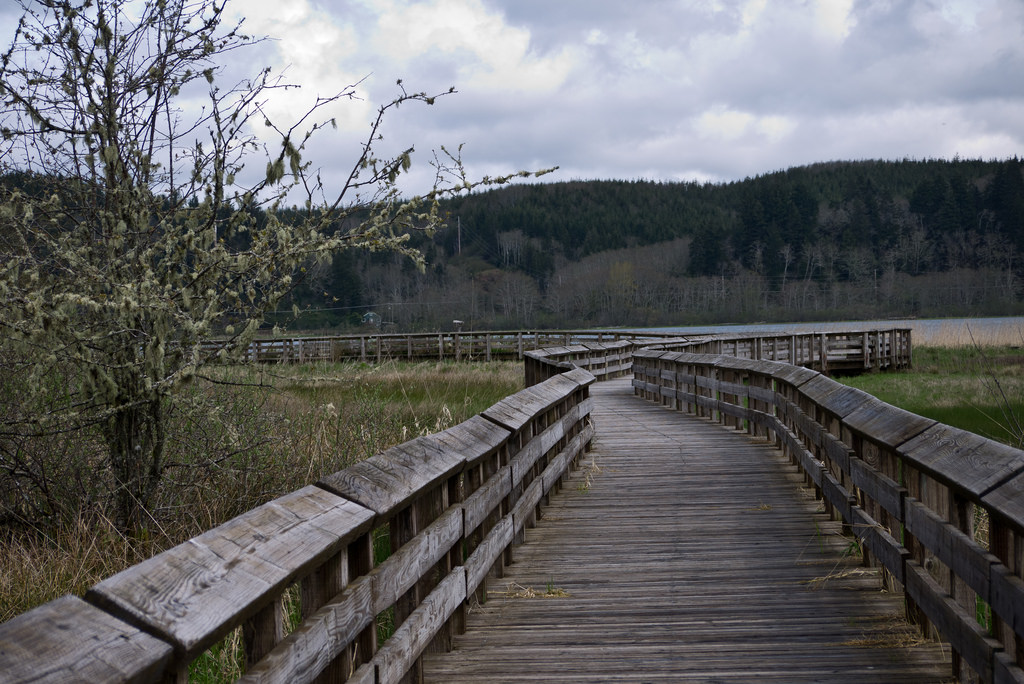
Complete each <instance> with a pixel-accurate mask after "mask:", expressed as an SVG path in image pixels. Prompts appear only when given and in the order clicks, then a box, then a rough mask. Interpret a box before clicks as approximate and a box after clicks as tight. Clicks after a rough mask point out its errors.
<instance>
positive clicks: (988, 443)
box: [899, 424, 1024, 523]
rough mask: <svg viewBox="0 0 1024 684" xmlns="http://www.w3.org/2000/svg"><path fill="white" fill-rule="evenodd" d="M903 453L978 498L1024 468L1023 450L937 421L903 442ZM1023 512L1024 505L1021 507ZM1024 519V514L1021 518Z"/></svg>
mask: <svg viewBox="0 0 1024 684" xmlns="http://www.w3.org/2000/svg"><path fill="white" fill-rule="evenodd" d="M899 452H900V454H902V455H903V456H904V457H905V458H907V459H908V460H910V462H911V463H914V464H915V465H916V467H918V468H920V469H921V470H923V471H925V472H927V473H929V474H931V475H932V476H934V477H936V478H938V479H939V480H941V481H943V482H947V483H956V485H957V487H959V488H963V489H964V490H966V491H968V492H970V493H971V494H973V495H974V497H975V499H976V500H977V499H980V498H981V497H982V496H984V495H985V494H987V493H988V492H990V491H991V490H992V489H993V488H995V487H996V486H998V485H999V484H1001V483H1003V482H1006V481H1007V480H1009V479H1010V478H1012V477H1013V476H1015V475H1017V474H1018V473H1022V472H1024V453H1022V452H1021V451H1020V450H1018V449H1013V448H1012V447H1009V446H1006V445H1005V444H999V443H998V442H993V441H992V440H989V439H985V438H984V437H981V436H979V435H976V434H974V433H971V432H967V431H966V430H960V429H957V428H954V427H950V426H948V425H941V424H937V425H934V426H932V427H931V428H929V429H927V430H925V431H924V432H922V433H921V434H920V435H918V436H917V437H915V438H914V439H912V440H910V441H909V442H907V443H906V444H904V445H903V446H902V447H900V449H899ZM1021 511H1022V513H1024V507H1022V509H1021ZM1018 520H1019V521H1020V522H1022V523H1024V516H1022V517H1021V518H1019V519H1018Z"/></svg>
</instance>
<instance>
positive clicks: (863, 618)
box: [424, 379, 949, 684]
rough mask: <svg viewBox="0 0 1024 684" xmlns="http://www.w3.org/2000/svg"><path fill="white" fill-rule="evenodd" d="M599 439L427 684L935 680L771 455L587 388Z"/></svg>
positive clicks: (939, 671) (428, 662)
mask: <svg viewBox="0 0 1024 684" xmlns="http://www.w3.org/2000/svg"><path fill="white" fill-rule="evenodd" d="M591 396H592V398H593V400H594V409H593V420H594V424H595V427H596V433H597V438H596V440H595V442H594V448H593V451H592V452H591V453H590V454H588V455H587V456H586V458H585V461H584V464H583V466H584V467H583V468H581V469H580V470H579V471H577V472H576V473H575V474H574V475H573V477H572V479H570V480H569V482H568V484H567V485H566V489H565V491H563V493H561V494H560V495H558V496H557V497H553V498H552V500H551V505H550V507H548V508H546V509H545V514H544V518H543V519H542V520H541V521H540V522H539V523H538V525H537V527H536V528H534V529H531V530H529V531H528V533H527V543H526V544H524V545H522V546H519V547H517V548H516V550H515V562H514V563H513V564H512V565H511V566H510V567H508V568H506V570H505V576H504V577H503V578H500V579H496V580H494V581H492V582H491V583H490V585H489V592H488V600H487V602H486V604H484V605H482V606H474V607H473V608H472V610H471V611H470V614H469V616H468V618H467V630H466V633H465V634H463V635H461V636H458V637H456V638H455V641H454V649H453V650H452V651H451V652H450V653H437V654H430V655H427V656H426V657H425V660H424V673H425V678H426V680H427V681H436V682H446V683H449V684H457V683H458V682H481V681H488V682H502V681H508V682H512V681H524V680H529V681H635V682H640V681H644V682H646V681H699V682H716V681H757V682H843V681H847V682H937V681H944V680H947V679H948V676H949V674H948V673H949V660H948V652H947V653H944V652H943V650H942V647H941V646H940V645H939V644H937V643H934V642H928V643H925V642H921V641H920V640H919V639H918V638H917V631H916V630H915V629H913V628H911V627H910V626H908V625H906V623H905V622H904V621H903V619H902V614H903V602H902V598H901V596H900V595H898V594H887V593H883V592H882V591H881V584H880V580H879V577H878V575H877V574H876V571H874V570H867V569H864V568H862V567H861V566H860V563H859V555H858V554H856V553H853V554H850V553H847V551H848V549H849V544H850V538H849V537H844V536H842V535H841V534H840V527H839V523H837V522H832V521H830V520H829V519H828V517H827V516H826V515H825V514H824V513H823V512H822V507H821V506H820V504H819V503H818V502H816V501H815V500H814V499H813V496H812V495H811V494H810V493H809V492H808V490H804V489H802V488H801V487H800V483H801V478H800V477H799V475H798V474H797V472H796V470H795V469H794V468H793V467H792V466H790V465H789V461H788V460H787V459H786V458H784V457H783V456H782V455H781V453H780V452H779V451H777V450H776V449H775V448H774V447H773V445H772V444H771V443H768V442H764V441H760V440H754V439H752V438H750V437H748V436H747V435H745V434H742V433H737V432H735V431H732V430H729V429H727V428H724V427H722V426H721V425H718V424H715V423H711V422H708V421H705V420H702V419H697V418H692V417H688V416H682V415H680V414H678V413H675V412H672V411H669V410H667V409H664V408H661V407H658V406H653V405H651V404H649V403H646V402H644V401H642V400H640V399H637V398H635V397H634V396H633V393H632V388H631V387H630V384H629V380H628V379H627V380H616V381H611V382H606V383H599V384H596V385H593V386H592V387H591Z"/></svg>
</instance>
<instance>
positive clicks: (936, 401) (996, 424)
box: [843, 345, 1024, 448]
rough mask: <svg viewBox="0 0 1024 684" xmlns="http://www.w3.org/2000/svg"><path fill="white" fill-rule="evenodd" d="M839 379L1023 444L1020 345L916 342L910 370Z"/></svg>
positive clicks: (904, 406)
mask: <svg viewBox="0 0 1024 684" xmlns="http://www.w3.org/2000/svg"><path fill="white" fill-rule="evenodd" d="M843 382H844V383H846V384H848V385H850V386H853V387H857V388H859V389H862V390H864V391H865V392H868V393H870V394H872V395H874V396H876V397H878V398H879V399H881V400H882V401H884V402H886V403H888V404H892V405H893V406H898V407H900V408H902V409H905V410H907V411H911V412H912V413H916V414H918V415H921V416H925V417H926V418H931V419H933V420H937V421H939V422H940V423H944V424H946V425H952V426H954V427H958V428H961V429H963V430H968V431H970V432H973V433H975V434H979V435H982V436H983V437H988V438H990V439H994V440H997V441H1000V442H1004V443H1006V444H1009V445H1011V446H1015V447H1018V448H1020V447H1021V446H1024V423H1022V418H1024V348H1021V347H1017V346H996V347H986V346H981V345H978V346H966V347H964V346H961V347H921V348H917V349H915V350H914V368H913V370H910V371H903V372H897V373H874V374H865V375H860V376H855V377H849V378H843Z"/></svg>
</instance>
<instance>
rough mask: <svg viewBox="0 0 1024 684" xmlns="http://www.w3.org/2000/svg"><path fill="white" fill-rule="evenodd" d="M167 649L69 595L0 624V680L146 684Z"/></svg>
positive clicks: (156, 675)
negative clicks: (139, 683) (131, 683)
mask: <svg viewBox="0 0 1024 684" xmlns="http://www.w3.org/2000/svg"><path fill="white" fill-rule="evenodd" d="M172 652H173V649H172V648H171V646H170V644H167V643H164V642H163V641H160V640H158V639H156V638H154V637H152V636H150V635H148V634H146V633H145V632H141V631H139V630H138V629H136V628H135V627H132V626H131V625H128V624H126V623H124V622H121V621H120V620H118V619H116V618H114V617H112V616H110V615H108V614H106V613H104V612H103V611H101V610H100V609H98V608H96V607H95V606H92V605H89V604H88V603H86V602H85V601H82V600H81V599H79V598H77V597H75V596H70V595H68V596H63V597H61V598H59V599H57V600H55V601H50V602H49V603H47V604H44V605H42V606H39V607H38V608H36V609H34V610H31V611H29V612H27V613H24V614H22V615H19V616H17V617H15V618H12V619H11V620H9V621H7V622H5V623H3V624H0V681H3V682H6V683H9V684H15V683H20V682H53V683H54V684H56V683H58V682H60V683H63V682H152V681H158V680H159V679H160V678H161V677H162V676H163V674H164V669H165V668H166V667H167V665H168V663H169V661H170V659H171V655H172Z"/></svg>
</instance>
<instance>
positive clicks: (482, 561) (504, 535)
mask: <svg viewBox="0 0 1024 684" xmlns="http://www.w3.org/2000/svg"><path fill="white" fill-rule="evenodd" d="M513 527H514V525H513V522H512V515H511V514H509V515H506V516H505V517H503V518H501V519H500V520H499V521H498V522H497V523H495V525H494V527H493V528H492V529H491V531H490V532H488V533H487V536H486V537H484V540H483V541H482V542H480V545H479V546H477V547H476V549H475V550H474V551H473V553H471V554H470V556H469V558H467V559H466V562H465V566H466V589H467V595H471V594H472V593H473V592H475V591H476V590H477V589H479V588H480V585H481V584H483V582H484V579H485V578H486V577H487V573H488V572H490V570H491V568H492V567H493V566H494V564H495V563H496V562H498V559H499V558H501V554H502V552H503V551H504V550H505V549H506V548H508V546H509V545H510V544H511V543H512V537H513V535H514V531H513Z"/></svg>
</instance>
